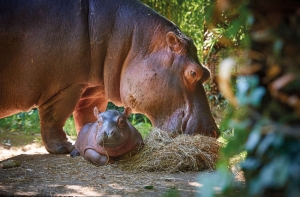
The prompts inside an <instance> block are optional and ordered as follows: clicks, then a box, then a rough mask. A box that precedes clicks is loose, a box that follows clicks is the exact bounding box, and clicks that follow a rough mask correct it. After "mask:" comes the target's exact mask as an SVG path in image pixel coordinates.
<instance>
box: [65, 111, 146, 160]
mask: <svg viewBox="0 0 300 197" xmlns="http://www.w3.org/2000/svg"><path fill="white" fill-rule="evenodd" d="M130 114H131V108H130V107H126V108H125V109H124V112H123V113H122V112H119V111H117V110H107V111H105V112H102V113H100V112H99V110H98V108H97V107H95V108H94V115H95V116H96V117H97V119H98V121H97V122H94V123H88V124H86V125H84V126H83V127H82V129H81V130H80V132H79V134H78V136H77V140H76V142H75V149H74V150H73V151H72V152H71V153H70V155H71V157H76V156H79V155H82V156H83V157H84V159H86V160H88V161H90V162H92V163H94V164H96V165H105V164H108V163H112V162H114V158H115V157H119V156H121V155H124V154H126V153H128V152H130V151H131V150H133V149H134V148H135V147H137V146H139V145H142V144H143V138H142V136H141V134H140V132H139V131H138V130H137V129H136V128H135V127H134V126H133V125H132V124H131V123H130V122H129V121H128V118H129V116H130Z"/></svg>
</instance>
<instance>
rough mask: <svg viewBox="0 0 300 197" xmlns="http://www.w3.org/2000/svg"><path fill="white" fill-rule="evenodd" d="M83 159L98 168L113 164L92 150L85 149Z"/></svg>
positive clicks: (110, 160) (107, 158)
mask: <svg viewBox="0 0 300 197" xmlns="http://www.w3.org/2000/svg"><path fill="white" fill-rule="evenodd" d="M84 158H85V159H86V160H88V161H90V162H92V163H93V164H97V165H99V166H104V165H106V164H109V163H113V162H114V160H113V159H111V158H109V157H108V156H106V155H101V154H100V153H98V152H96V151H95V150H93V149H87V150H86V151H85V153H84Z"/></svg>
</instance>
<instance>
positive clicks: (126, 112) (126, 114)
mask: <svg viewBox="0 0 300 197" xmlns="http://www.w3.org/2000/svg"><path fill="white" fill-rule="evenodd" d="M131 112H132V110H131V108H130V107H126V108H125V109H124V112H123V114H124V115H125V116H126V117H127V118H129V116H130V115H131Z"/></svg>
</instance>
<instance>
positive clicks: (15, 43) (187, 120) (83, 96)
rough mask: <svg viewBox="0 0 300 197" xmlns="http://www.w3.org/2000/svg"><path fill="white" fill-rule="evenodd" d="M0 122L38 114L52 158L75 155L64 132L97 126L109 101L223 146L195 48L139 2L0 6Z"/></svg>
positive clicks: (59, 0)
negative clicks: (68, 126)
mask: <svg viewBox="0 0 300 197" xmlns="http://www.w3.org/2000/svg"><path fill="white" fill-rule="evenodd" d="M0 60H1V61H0V92H1V93H0V117H1V118H3V117H6V116H10V115H12V114H15V113H18V112H22V111H28V110H30V109H32V108H38V109H39V116H40V126H41V136H42V140H43V142H44V145H45V147H46V149H47V150H48V152H50V153H69V152H71V151H72V150H73V148H74V145H73V144H72V143H70V141H69V140H68V138H67V136H66V134H65V132H64V131H63V126H64V124H65V122H66V120H67V118H68V117H69V116H71V115H72V113H73V116H74V119H75V125H76V130H77V131H80V129H81V128H82V126H83V125H85V124H87V123H89V122H94V121H95V117H94V116H93V115H92V114H91V113H90V112H91V111H92V110H93V108H94V106H97V107H98V108H99V110H100V111H105V109H106V106H107V103H108V101H112V102H113V103H115V104H116V105H118V106H122V105H123V106H126V107H131V108H132V110H133V112H134V113H137V112H138V113H142V114H145V115H146V116H147V117H149V119H150V120H151V122H152V124H153V126H155V127H158V128H160V129H163V130H169V131H177V132H179V133H187V134H197V133H200V134H204V135H208V136H213V137H218V135H219V133H218V129H217V126H216V124H215V122H214V119H213V118H212V115H211V112H210V109H209V105H208V101H207V98H206V94H205V92H204V88H203V86H202V83H203V82H204V81H205V80H207V79H208V77H209V75H210V74H209V71H208V70H207V68H206V67H204V66H203V65H202V64H200V62H199V60H198V58H197V51H196V48H195V46H194V44H193V42H192V40H191V39H189V38H188V37H186V36H185V35H184V34H182V33H181V31H180V30H179V28H178V27H177V26H176V25H174V24H173V23H172V22H170V21H169V20H167V19H166V18H164V17H162V16H161V15H159V14H158V13H156V12H155V11H153V10H152V9H150V8H149V7H147V6H145V5H144V4H143V3H141V2H139V1H136V0H114V1H112V0H101V1H100V0H81V1H68V0H51V1H48V0H39V1H35V0H26V1H23V0H14V1H12V0H2V1H0Z"/></svg>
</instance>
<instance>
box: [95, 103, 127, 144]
mask: <svg viewBox="0 0 300 197" xmlns="http://www.w3.org/2000/svg"><path fill="white" fill-rule="evenodd" d="M130 114H131V109H130V108H129V107H127V108H125V110H124V112H123V113H121V112H118V111H116V110H107V111H105V112H102V113H99V110H98V108H97V107H95V108H94V115H95V116H96V118H97V120H98V125H97V134H96V142H97V144H99V145H100V146H103V147H107V148H115V147H117V146H119V145H120V144H122V143H123V142H124V141H125V140H127V137H128V133H127V134H126V131H128V124H129V123H128V122H127V119H128V117H129V116H130Z"/></svg>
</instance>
